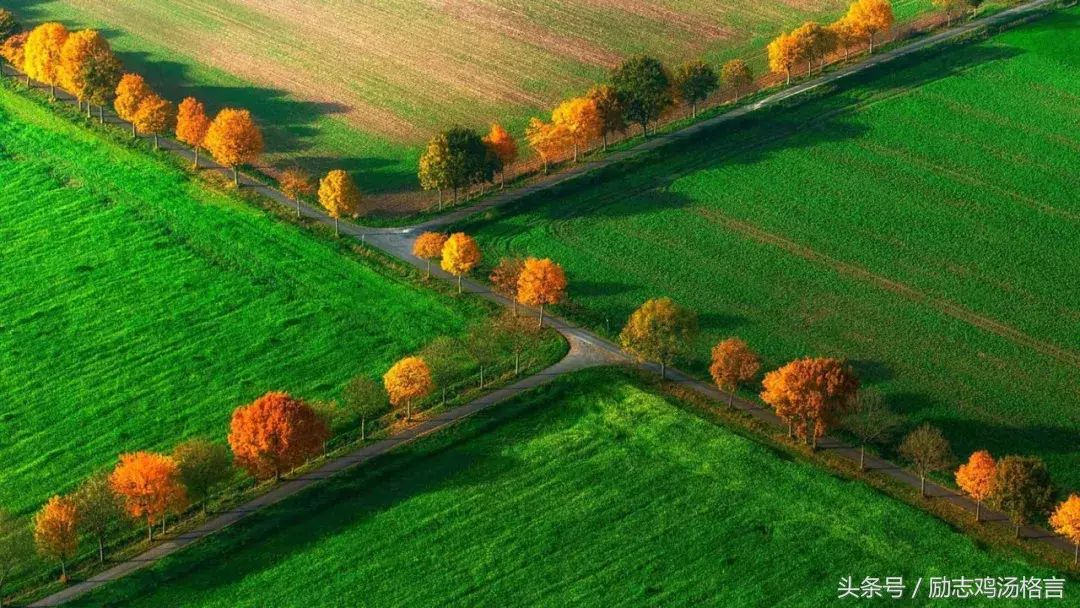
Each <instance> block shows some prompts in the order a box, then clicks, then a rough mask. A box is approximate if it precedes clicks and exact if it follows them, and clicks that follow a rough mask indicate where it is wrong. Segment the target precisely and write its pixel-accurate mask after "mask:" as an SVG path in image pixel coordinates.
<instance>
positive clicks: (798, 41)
mask: <svg viewBox="0 0 1080 608" xmlns="http://www.w3.org/2000/svg"><path fill="white" fill-rule="evenodd" d="M809 54H810V53H809V50H808V49H807V48H806V40H805V39H803V38H800V37H799V36H796V35H795V34H787V33H785V34H780V35H779V36H777V37H776V39H775V40H773V41H772V42H770V43H769V69H770V70H772V71H773V72H775V73H778V74H779V73H783V74H785V75H786V76H787V83H788V84H791V70H792V69H793V68H794V67H795V65H796V64H797V63H799V62H801V61H805V60H806V57H807V55H809Z"/></svg>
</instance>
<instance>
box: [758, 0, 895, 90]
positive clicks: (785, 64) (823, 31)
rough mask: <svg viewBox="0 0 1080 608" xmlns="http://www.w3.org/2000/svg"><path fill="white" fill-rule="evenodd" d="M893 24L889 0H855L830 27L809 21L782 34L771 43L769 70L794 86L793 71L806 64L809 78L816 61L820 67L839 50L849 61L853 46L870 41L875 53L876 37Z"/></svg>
mask: <svg viewBox="0 0 1080 608" xmlns="http://www.w3.org/2000/svg"><path fill="white" fill-rule="evenodd" d="M892 25H893V12H892V5H891V4H890V3H889V1H888V0H856V2H855V3H854V4H852V5H851V7H850V8H849V9H848V12H847V14H846V15H844V16H843V17H842V18H840V19H839V20H837V21H836V22H834V23H832V24H830V25H822V24H820V23H817V22H814V21H810V22H807V23H804V24H803V25H801V26H799V27H797V28H795V29H794V30H793V31H791V32H786V33H783V34H780V35H779V36H777V37H776V39H774V40H773V41H772V42H771V43H769V47H768V51H769V69H770V70H772V71H773V72H774V73H778V74H784V76H785V77H786V79H787V83H788V84H791V74H792V70H793V69H795V67H796V66H797V65H800V64H806V74H807V76H809V75H812V74H813V73H814V62H815V61H817V63H818V64H819V65H821V66H824V65H825V60H826V59H827V58H828V57H829V55H831V54H832V53H835V52H836V51H838V50H841V49H842V50H843V51H844V59H845V61H846V60H847V57H848V52H849V50H850V49H851V47H853V46H855V45H856V44H858V43H859V42H860V41H863V40H865V41H867V43H868V44H869V50H870V53H871V54H872V53H873V52H874V40H875V37H876V36H877V35H878V34H880V33H882V32H886V31H888V30H889V29H890V28H892Z"/></svg>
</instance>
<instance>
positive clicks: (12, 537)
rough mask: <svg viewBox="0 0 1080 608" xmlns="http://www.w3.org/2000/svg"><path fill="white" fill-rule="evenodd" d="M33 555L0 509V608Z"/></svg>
mask: <svg viewBox="0 0 1080 608" xmlns="http://www.w3.org/2000/svg"><path fill="white" fill-rule="evenodd" d="M16 35H18V34H16ZM33 555H34V537H33V535H32V534H31V533H30V527H29V526H27V525H26V522H25V521H23V520H21V519H19V518H17V517H15V516H14V515H12V514H11V513H9V512H7V511H5V510H3V509H0V607H2V606H3V605H4V583H6V582H7V581H8V579H9V578H10V577H11V576H12V574H14V573H15V572H16V571H19V570H22V569H25V568H26V567H27V566H28V565H29V564H30V561H31V558H32V557H33Z"/></svg>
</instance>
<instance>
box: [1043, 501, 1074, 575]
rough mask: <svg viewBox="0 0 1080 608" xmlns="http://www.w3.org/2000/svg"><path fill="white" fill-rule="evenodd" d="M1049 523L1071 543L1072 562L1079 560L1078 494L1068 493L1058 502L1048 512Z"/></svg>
mask: <svg viewBox="0 0 1080 608" xmlns="http://www.w3.org/2000/svg"><path fill="white" fill-rule="evenodd" d="M1050 525H1051V526H1053V528H1054V532H1057V533H1058V534H1060V535H1062V536H1064V537H1065V538H1067V539H1069V540H1070V541H1072V543H1073V547H1075V549H1074V551H1073V563H1074V564H1075V563H1078V562H1080V496H1077V495H1076V494H1069V498H1068V499H1066V500H1065V501H1064V502H1061V503H1060V504H1058V506H1057V508H1055V509H1054V512H1053V513H1051V514H1050Z"/></svg>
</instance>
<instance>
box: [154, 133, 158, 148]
mask: <svg viewBox="0 0 1080 608" xmlns="http://www.w3.org/2000/svg"><path fill="white" fill-rule="evenodd" d="M157 149H158V134H157V133H154V150H155V151H156V150H157Z"/></svg>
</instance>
